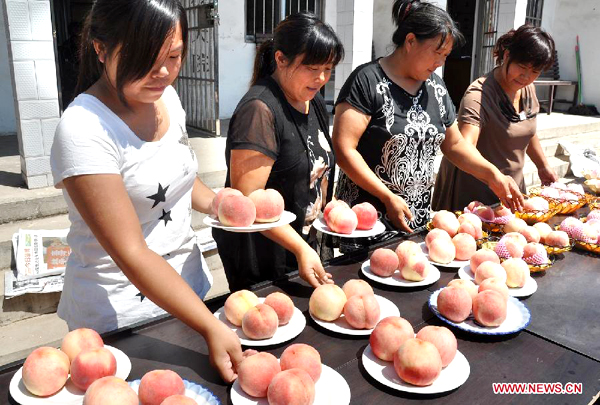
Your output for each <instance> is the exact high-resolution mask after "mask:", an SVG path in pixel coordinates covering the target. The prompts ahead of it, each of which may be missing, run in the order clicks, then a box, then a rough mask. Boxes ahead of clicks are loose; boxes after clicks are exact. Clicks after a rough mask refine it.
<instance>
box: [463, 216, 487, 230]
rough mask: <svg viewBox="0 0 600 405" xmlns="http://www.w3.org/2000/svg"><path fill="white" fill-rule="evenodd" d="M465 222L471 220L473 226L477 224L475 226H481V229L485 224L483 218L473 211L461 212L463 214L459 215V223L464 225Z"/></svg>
mask: <svg viewBox="0 0 600 405" xmlns="http://www.w3.org/2000/svg"><path fill="white" fill-rule="evenodd" d="M465 222H469V223H471V224H472V225H473V226H475V227H477V228H480V229H481V227H482V225H483V224H482V222H481V219H480V218H479V217H478V216H477V215H475V214H472V213H470V212H465V213H464V214H461V215H460V216H459V217H458V223H459V224H461V225H462V224H464V223H465Z"/></svg>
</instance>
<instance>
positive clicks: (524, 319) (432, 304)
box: [429, 288, 531, 335]
mask: <svg viewBox="0 0 600 405" xmlns="http://www.w3.org/2000/svg"><path fill="white" fill-rule="evenodd" d="M440 291H442V288H440V289H439V290H437V291H434V292H433V294H431V296H430V297H429V308H430V309H431V311H432V312H433V313H434V314H435V315H436V316H437V317H438V318H440V319H441V320H442V321H444V322H446V323H447V324H448V325H452V326H455V327H457V328H458V329H462V330H464V331H466V332H471V333H477V334H480V335H508V334H511V333H516V332H518V331H520V330H523V329H525V328H526V327H527V325H529V322H530V321H531V314H530V313H529V310H528V309H527V307H526V306H525V304H523V303H522V302H521V301H519V300H518V299H516V298H514V297H508V303H507V306H506V319H505V320H504V322H502V324H501V325H500V326H496V327H490V326H481V325H479V324H478V323H476V322H475V318H473V315H469V317H468V318H467V319H466V320H465V321H463V322H461V323H456V322H452V321H451V320H449V319H446V317H444V316H443V315H442V314H440V312H439V311H438V309H437V298H438V295H439V294H440Z"/></svg>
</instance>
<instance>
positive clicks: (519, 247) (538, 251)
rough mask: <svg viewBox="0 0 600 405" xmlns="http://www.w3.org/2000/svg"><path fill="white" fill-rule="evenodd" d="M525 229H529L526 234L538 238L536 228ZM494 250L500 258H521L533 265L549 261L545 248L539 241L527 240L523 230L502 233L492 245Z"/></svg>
mask: <svg viewBox="0 0 600 405" xmlns="http://www.w3.org/2000/svg"><path fill="white" fill-rule="evenodd" d="M525 230H526V231H528V232H529V231H531V233H530V234H528V236H530V235H535V237H536V239H535V240H537V241H539V240H540V234H539V232H538V231H537V229H536V228H534V227H527V228H525ZM553 237H554V236H551V237H550V238H553ZM559 237H560V235H559ZM546 239H548V235H546ZM530 240H531V239H530ZM567 244H568V241H567ZM494 252H496V254H497V255H498V257H500V258H502V259H511V258H513V259H523V260H525V261H526V262H527V263H529V264H531V265H534V266H539V265H543V264H547V263H548V262H549V260H548V253H547V252H546V248H544V246H543V245H542V244H541V243H537V242H528V241H527V237H525V236H524V235H523V230H522V231H521V232H509V233H506V234H504V235H503V236H502V238H500V241H499V242H498V243H497V244H496V246H495V247H494Z"/></svg>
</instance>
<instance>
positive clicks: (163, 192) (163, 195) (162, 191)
mask: <svg viewBox="0 0 600 405" xmlns="http://www.w3.org/2000/svg"><path fill="white" fill-rule="evenodd" d="M168 189H169V186H167V187H165V188H163V186H162V184H160V183H158V191H157V192H156V194H152V195H149V196H148V197H146V198H149V199H151V200H154V204H152V208H154V207H156V206H157V205H158V203H161V202H165V201H167V190H168Z"/></svg>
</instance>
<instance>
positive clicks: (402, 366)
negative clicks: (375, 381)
mask: <svg viewBox="0 0 600 405" xmlns="http://www.w3.org/2000/svg"><path fill="white" fill-rule="evenodd" d="M369 344H370V345H371V349H372V350H373V354H374V355H375V356H377V358H379V359H380V360H383V361H393V362H394V370H396V373H397V374H398V377H400V378H401V379H402V380H404V381H406V382H407V383H409V384H413V385H417V386H427V385H431V384H432V383H433V382H434V381H435V380H436V379H437V378H438V377H439V376H440V373H441V372H442V368H445V367H446V366H447V365H448V364H450V363H451V362H452V360H453V359H454V357H455V356H456V350H457V345H458V343H457V341H456V337H455V336H454V334H453V333H452V331H450V329H448V328H446V327H443V326H441V327H440V326H425V327H424V328H423V329H421V330H420V331H419V333H417V335H416V337H415V331H414V330H413V327H412V325H411V324H410V322H408V321H407V320H406V319H404V318H401V317H399V316H389V317H387V318H384V319H382V320H381V321H380V322H379V323H378V324H377V326H376V327H375V329H374V330H373V332H372V333H371V336H370V337H369Z"/></svg>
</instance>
